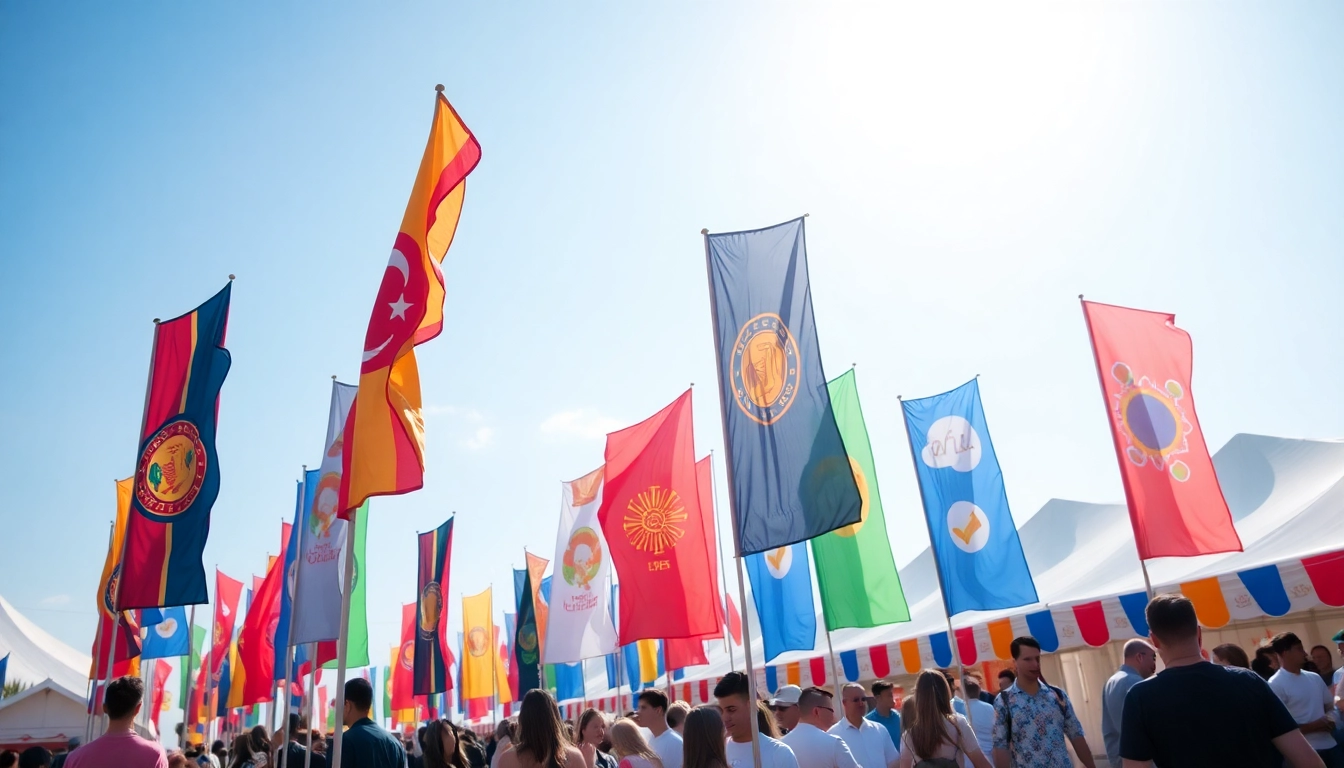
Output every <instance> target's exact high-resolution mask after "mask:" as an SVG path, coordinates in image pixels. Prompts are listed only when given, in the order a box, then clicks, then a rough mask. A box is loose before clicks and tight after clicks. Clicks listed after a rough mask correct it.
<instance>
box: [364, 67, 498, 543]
mask: <svg viewBox="0 0 1344 768" xmlns="http://www.w3.org/2000/svg"><path fill="white" fill-rule="evenodd" d="M480 159H481V145H480V144H478V143H477V142H476V138H475V137H474V136H472V134H471V131H470V130H469V129H468V128H467V126H466V125H464V124H463V123H462V120H461V118H459V117H458V116H457V112H455V111H454V110H453V107H452V105H450V104H449V103H448V100H447V99H446V98H444V96H443V92H442V90H440V92H439V95H438V96H437V97H436V98H435V101H434V119H433V122H432V123H431V126H430V131H429V142H428V144H427V146H426V147H425V154H424V156H423V157H422V158H421V160H420V170H419V172H418V173H417V174H416V177H415V185H414V186H413V187H412V188H411V199H410V201H409V202H408V203H407V204H406V213H405V215H404V216H403V217H402V221H401V228H400V231H398V232H397V237H396V240H395V241H394V243H393V245H392V255H391V256H390V257H389V258H388V261H387V268H386V269H384V271H383V281H382V284H381V285H380V286H379V288H378V296H377V298H376V299H375V300H374V303H373V312H372V314H371V316H370V318H369V326H368V331H367V332H366V334H365V336H364V355H363V359H362V361H361V364H360V371H359V393H358V395H357V398H356V400H355V405H354V407H353V408H352V409H351V411H350V416H349V418H348V420H347V424H346V429H345V437H346V439H345V443H346V445H347V446H349V450H347V451H344V452H343V456H342V463H343V465H344V471H343V474H342V475H341V496H340V498H341V507H340V508H341V509H342V510H345V511H342V513H341V516H342V517H345V516H346V514H347V512H346V511H348V510H351V509H354V508H355V507H358V506H359V505H361V504H363V503H364V501H365V500H366V499H368V498H369V497H370V496H380V495H390V494H399V493H407V492H409V491H414V490H416V489H418V488H420V486H421V485H423V484H424V468H425V460H424V416H423V414H421V412H420V372H419V370H418V369H417V368H416V362H415V350H414V347H415V345H417V344H423V343H425V342H426V341H429V340H430V339H432V338H434V337H435V336H438V335H439V331H440V330H442V328H443V297H444V286H443V273H442V272H441V271H440V270H439V263H440V262H441V261H443V257H444V255H445V254H446V253H447V252H448V247H449V246H450V245H451V244H452V242H453V235H454V233H455V232H456V230H457V220H458V217H459V216H460V215H461V213H462V199H463V196H464V195H465V193H466V179H467V174H469V173H471V171H472V169H474V168H475V167H476V164H477V163H478V162H480Z"/></svg>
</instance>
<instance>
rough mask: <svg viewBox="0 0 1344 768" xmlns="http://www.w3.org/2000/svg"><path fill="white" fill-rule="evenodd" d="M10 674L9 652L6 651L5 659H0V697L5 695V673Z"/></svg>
mask: <svg viewBox="0 0 1344 768" xmlns="http://www.w3.org/2000/svg"><path fill="white" fill-rule="evenodd" d="M7 674H9V654H8V653H6V654H5V657H4V658H3V659H0V699H3V698H4V697H5V694H4V690H5V675H7Z"/></svg>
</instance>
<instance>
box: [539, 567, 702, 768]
mask: <svg viewBox="0 0 1344 768" xmlns="http://www.w3.org/2000/svg"><path fill="white" fill-rule="evenodd" d="M551 583H552V584H554V583H555V582H551ZM649 746H651V747H653V751H654V752H657V753H658V759H659V760H662V761H663V768H681V749H682V743H681V734H679V733H677V732H676V731H674V730H672V729H671V728H668V729H667V730H666V731H663V732H662V733H660V734H658V735H657V736H655V737H654V738H653V741H652V742H650V743H649Z"/></svg>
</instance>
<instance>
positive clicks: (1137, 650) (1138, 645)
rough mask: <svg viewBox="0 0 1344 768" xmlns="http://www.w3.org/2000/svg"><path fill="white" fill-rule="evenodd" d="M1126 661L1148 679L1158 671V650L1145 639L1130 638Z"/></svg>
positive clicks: (1126, 644) (1126, 646)
mask: <svg viewBox="0 0 1344 768" xmlns="http://www.w3.org/2000/svg"><path fill="white" fill-rule="evenodd" d="M1125 663H1126V664H1128V665H1129V668H1130V669H1132V670H1134V671H1135V672H1138V673H1139V675H1140V676H1141V677H1142V678H1143V679H1145V680H1147V679H1148V678H1150V677H1152V676H1153V673H1154V672H1156V671H1157V651H1155V650H1153V646H1151V645H1149V644H1148V643H1146V642H1144V641H1143V640H1139V639H1137V638H1136V639H1134V640H1130V641H1129V642H1127V643H1125Z"/></svg>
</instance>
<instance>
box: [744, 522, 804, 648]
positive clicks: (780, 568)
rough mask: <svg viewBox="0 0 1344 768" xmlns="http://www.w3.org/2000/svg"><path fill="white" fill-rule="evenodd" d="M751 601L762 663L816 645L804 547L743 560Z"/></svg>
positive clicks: (762, 554) (776, 550)
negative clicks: (762, 645) (762, 648)
mask: <svg viewBox="0 0 1344 768" xmlns="http://www.w3.org/2000/svg"><path fill="white" fill-rule="evenodd" d="M747 576H748V577H749V578H750V579H751V599H752V602H754V603H756V616H757V617H758V618H759V619H760V621H761V640H762V642H764V643H765V661H766V663H767V664H768V663H770V660H771V659H773V658H775V657H776V656H778V655H779V654H781V653H783V652H785V651H810V650H812V648H813V647H814V646H815V645H816V643H817V612H816V607H815V606H814V605H813V603H812V568H811V566H809V565H808V562H807V544H794V545H792V546H788V547H779V548H777V549H772V550H770V551H768V552H761V553H760V554H755V555H752V556H750V557H748V558H747Z"/></svg>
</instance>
